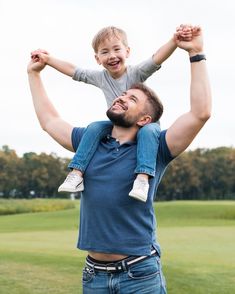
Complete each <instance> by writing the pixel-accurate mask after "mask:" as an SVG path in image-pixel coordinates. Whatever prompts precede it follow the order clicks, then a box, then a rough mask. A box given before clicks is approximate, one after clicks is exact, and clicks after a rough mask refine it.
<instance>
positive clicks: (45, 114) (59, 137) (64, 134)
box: [27, 58, 73, 151]
mask: <svg viewBox="0 0 235 294" xmlns="http://www.w3.org/2000/svg"><path fill="white" fill-rule="evenodd" d="M44 67H45V63H43V62H42V61H40V59H38V58H37V59H31V61H30V63H29V65H28V68H27V71H28V78H29V85H30V90H31V94H32V98H33V104H34V109H35V112H36V114H37V117H38V120H39V123H40V125H41V127H42V129H43V130H44V131H46V132H47V133H48V134H49V135H50V136H51V137H52V138H53V139H54V140H55V141H57V142H58V143H59V144H60V145H62V146H63V147H64V148H66V149H68V150H70V151H73V148H72V143H71V132H72V129H73V127H72V126H71V125H70V124H68V123H67V122H65V121H64V120H62V119H61V118H60V116H59V114H58V112H57V111H56V109H55V108H54V106H53V104H52V103H51V101H50V100H49V98H48V96H47V93H46V91H45V88H44V86H43V83H42V80H41V77H40V72H41V70H43V68H44Z"/></svg>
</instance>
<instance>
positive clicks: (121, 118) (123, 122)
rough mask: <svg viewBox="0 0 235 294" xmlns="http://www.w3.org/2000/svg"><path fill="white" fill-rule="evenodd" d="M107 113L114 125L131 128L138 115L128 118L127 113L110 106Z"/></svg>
mask: <svg viewBox="0 0 235 294" xmlns="http://www.w3.org/2000/svg"><path fill="white" fill-rule="evenodd" d="M106 115H107V117H108V118H109V119H110V120H111V122H112V123H113V124H114V125H116V126H119V127H123V128H130V127H132V126H134V125H135V124H136V122H137V118H136V117H129V118H127V117H126V116H125V113H115V112H113V111H112V110H111V109H110V108H109V109H108V110H107V111H106Z"/></svg>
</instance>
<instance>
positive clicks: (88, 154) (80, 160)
mask: <svg viewBox="0 0 235 294" xmlns="http://www.w3.org/2000/svg"><path fill="white" fill-rule="evenodd" d="M112 127H113V124H112V123H111V122H110V121H99V122H94V123H91V124H90V125H89V126H88V127H87V129H86V131H85V133H84V135H83V137H82V140H81V143H80V144H79V147H78V149H77V151H76V153H75V155H74V157H73V159H72V161H71V162H70V163H69V165H68V167H69V168H70V169H71V168H75V169H78V170H80V171H81V172H84V171H85V169H86V168H87V166H88V164H89V162H90V160H91V158H92V156H93V155H94V153H95V151H96V149H97V147H98V145H99V142H100V140H101V139H102V138H104V137H105V136H106V135H108V134H110V133H111V130H112ZM159 135H160V126H159V124H158V123H151V124H147V125H145V126H144V127H142V128H141V129H140V130H139V131H138V134H137V166H136V169H135V173H144V174H148V175H149V176H153V177H154V176H155V170H156V158H157V151H158V146H159Z"/></svg>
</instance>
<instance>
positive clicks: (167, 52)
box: [153, 25, 192, 65]
mask: <svg viewBox="0 0 235 294" xmlns="http://www.w3.org/2000/svg"><path fill="white" fill-rule="evenodd" d="M177 38H178V39H179V38H180V39H181V40H183V41H191V39H192V26H191V25H180V26H179V27H177V28H176V33H175V34H174V35H173V37H172V38H171V39H170V40H169V41H168V42H167V43H166V44H164V45H163V46H161V47H160V48H159V49H158V50H157V52H156V53H154V55H153V61H154V62H155V63H156V64H159V65H161V64H162V63H163V62H164V61H165V60H166V59H167V58H168V57H170V56H171V54H172V53H173V52H174V51H175V49H176V48H177Z"/></svg>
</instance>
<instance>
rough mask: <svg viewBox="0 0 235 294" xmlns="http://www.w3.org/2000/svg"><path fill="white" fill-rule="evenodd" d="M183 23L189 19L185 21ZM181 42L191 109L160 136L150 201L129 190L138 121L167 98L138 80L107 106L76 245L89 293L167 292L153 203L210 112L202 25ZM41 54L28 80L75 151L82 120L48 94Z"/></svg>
mask: <svg viewBox="0 0 235 294" xmlns="http://www.w3.org/2000/svg"><path fill="white" fill-rule="evenodd" d="M181 30H183V26H182V28H181ZM180 35H181V36H182V31H181V32H180V34H179V35H178V34H176V36H175V37H176V38H177V45H178V47H179V48H182V49H184V50H186V51H187V52H188V54H189V57H190V61H191V89H190V110H189V111H188V112H187V113H185V114H183V115H182V116H180V117H179V118H178V119H177V120H176V121H175V122H174V123H173V124H172V125H171V126H170V127H169V128H168V129H167V130H166V131H162V132H161V135H160V138H159V150H158V154H157V158H156V160H157V171H156V176H155V177H154V178H152V179H151V180H150V190H149V194H148V199H147V201H146V203H143V202H141V201H138V200H136V199H132V198H130V197H128V193H129V190H130V187H131V186H132V184H133V181H134V178H135V177H134V169H135V165H136V142H135V137H136V134H137V132H138V130H139V128H140V127H142V126H144V125H145V124H147V123H150V122H152V121H154V120H157V119H159V117H160V116H161V112H162V111H161V102H160V101H159V99H158V98H157V96H156V95H155V94H154V93H153V92H152V91H151V90H150V89H149V88H147V87H146V86H144V85H142V84H140V85H137V86H133V87H132V88H131V89H129V90H127V92H125V93H123V95H122V96H120V97H118V98H117V99H115V100H114V102H113V104H112V106H111V107H110V108H109V110H108V111H107V115H108V117H109V118H110V120H111V121H112V122H113V129H112V132H111V134H110V136H107V138H105V139H104V140H102V141H101V142H100V144H99V147H98V149H97V151H96V152H95V154H94V156H93V158H92V160H91V162H90V164H89V166H88V168H87V170H86V172H85V175H84V181H85V183H86V189H85V191H84V192H83V195H82V197H81V208H80V229H79V240H78V248H79V249H81V250H86V251H88V257H87V259H86V266H85V268H84V270H83V291H84V293H85V294H86V293H95V294H105V293H125V294H127V293H149V294H152V293H156V294H158V293H166V288H165V283H164V277H163V274H162V270H161V264H160V255H161V252H160V246H159V243H158V240H157V235H156V220H155V214H154V210H153V206H152V202H153V197H154V194H155V191H156V189H157V187H158V185H159V182H160V180H161V178H162V176H163V173H164V170H165V169H166V167H167V165H168V163H169V162H170V161H171V160H172V159H173V158H175V157H176V156H178V155H179V154H180V153H182V152H183V151H184V150H185V149H186V148H187V147H188V146H189V144H190V143H191V142H192V140H193V139H194V137H195V136H196V135H197V134H198V132H199V131H200V129H201V128H202V127H203V125H204V124H205V122H206V121H207V120H208V118H209V117H210V112H211V93H210V85H209V81H208V77H207V71H206V61H205V55H204V53H203V40H202V31H201V29H200V28H199V27H192V35H193V37H192V40H191V41H187V42H185V41H182V40H181V37H180ZM44 66H45V64H43V62H42V61H41V60H40V59H38V58H36V59H33V60H31V62H30V64H29V66H28V74H29V84H30V89H31V93H32V97H33V103H34V107H35V111H36V114H37V116H38V120H39V122H40V124H41V127H42V128H43V129H44V130H45V131H46V132H47V133H48V134H49V135H50V136H51V137H52V138H53V139H54V140H56V141H57V142H58V143H59V144H61V145H62V146H63V147H65V148H66V149H68V150H71V151H75V150H76V149H77V147H78V145H79V142H80V140H81V137H82V135H83V132H84V129H83V128H74V127H72V126H71V125H70V124H68V123H67V122H65V121H64V120H62V119H61V118H60V116H59V114H58V113H57V111H56V110H55V108H54V106H53V105H52V103H51V102H50V100H49V98H48V97H47V94H46V91H45V89H44V87H43V84H42V81H41V78H40V71H41V70H42V69H43V68H44Z"/></svg>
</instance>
